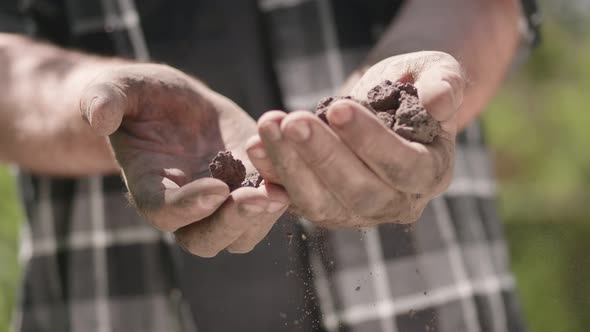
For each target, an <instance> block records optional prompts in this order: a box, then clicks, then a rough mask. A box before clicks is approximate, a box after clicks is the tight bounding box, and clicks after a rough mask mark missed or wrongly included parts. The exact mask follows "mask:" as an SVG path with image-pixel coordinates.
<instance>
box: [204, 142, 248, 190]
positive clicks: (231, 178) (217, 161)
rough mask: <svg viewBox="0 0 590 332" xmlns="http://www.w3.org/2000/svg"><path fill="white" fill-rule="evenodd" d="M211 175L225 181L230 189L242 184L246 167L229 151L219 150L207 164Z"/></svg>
mask: <svg viewBox="0 0 590 332" xmlns="http://www.w3.org/2000/svg"><path fill="white" fill-rule="evenodd" d="M209 171H210V172H211V176H212V177H214V178H216V179H219V180H221V181H223V182H225V183H226V184H227V185H228V187H229V189H230V190H231V191H233V190H235V189H237V188H239V187H241V186H242V182H243V181H244V179H245V178H246V167H245V166H244V164H243V163H242V161H241V160H239V159H235V158H234V156H232V154H231V152H230V151H220V152H219V153H217V156H215V158H213V160H212V161H211V164H209Z"/></svg>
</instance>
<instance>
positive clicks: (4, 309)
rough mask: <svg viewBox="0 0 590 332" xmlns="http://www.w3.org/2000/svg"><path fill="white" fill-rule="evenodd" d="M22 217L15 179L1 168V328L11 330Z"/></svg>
mask: <svg viewBox="0 0 590 332" xmlns="http://www.w3.org/2000/svg"><path fill="white" fill-rule="evenodd" d="M21 219H22V214H21V210H20V205H19V204H18V202H17V200H16V192H15V186H14V179H13V178H12V177H11V176H10V174H9V173H8V171H7V170H6V169H5V168H0V331H2V332H4V331H8V327H9V324H10V322H11V319H12V307H13V304H14V302H15V297H16V285H17V284H18V283H17V280H18V277H19V269H18V265H17V243H18V242H17V238H18V237H17V235H18V227H19V222H20V221H21Z"/></svg>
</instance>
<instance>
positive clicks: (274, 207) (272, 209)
mask: <svg viewBox="0 0 590 332" xmlns="http://www.w3.org/2000/svg"><path fill="white" fill-rule="evenodd" d="M284 208H285V204H284V203H281V202H270V203H268V206H267V207H266V212H268V213H276V212H279V211H281V210H282V209H284Z"/></svg>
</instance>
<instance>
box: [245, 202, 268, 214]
mask: <svg viewBox="0 0 590 332" xmlns="http://www.w3.org/2000/svg"><path fill="white" fill-rule="evenodd" d="M240 208H241V209H242V210H243V211H244V212H245V214H246V215H248V216H256V215H259V214H261V213H262V212H263V211H264V208H263V207H262V206H260V205H256V204H248V203H244V204H240Z"/></svg>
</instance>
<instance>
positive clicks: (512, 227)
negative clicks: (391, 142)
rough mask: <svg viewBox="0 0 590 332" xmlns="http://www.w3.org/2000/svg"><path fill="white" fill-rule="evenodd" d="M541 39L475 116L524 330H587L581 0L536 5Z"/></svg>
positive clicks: (5, 293)
mask: <svg viewBox="0 0 590 332" xmlns="http://www.w3.org/2000/svg"><path fill="white" fill-rule="evenodd" d="M541 8H542V9H543V43H542V44H541V47H540V48H539V49H537V50H536V51H535V53H534V54H533V56H532V57H531V58H530V59H529V62H528V63H527V64H526V65H525V66H524V68H521V70H520V71H519V72H518V74H517V75H515V76H513V77H511V78H510V79H509V80H508V82H507V84H506V85H505V86H504V88H503V89H502V92H501V93H500V95H499V96H498V97H497V98H496V99H495V100H494V102H493V103H492V106H491V107H490V109H489V111H488V112H486V113H485V115H484V125H485V130H486V132H487V137H488V139H489V142H490V143H491V146H492V149H493V152H494V154H495V157H496V170H497V174H498V177H499V181H500V209H501V213H502V216H503V218H504V221H505V223H506V231H507V234H508V239H509V242H510V246H511V256H512V263H513V268H514V270H515V273H516V275H517V279H518V283H519V286H520V293H521V297H522V300H523V304H524V310H525V313H526V317H527V320H528V323H529V325H530V328H531V331H536V332H544V331H546V332H555V331H560V332H586V331H588V329H590V223H589V222H588V219H590V129H589V127H590V111H588V110H586V107H588V106H587V105H589V104H590V1H587V0H578V1H575V0H569V1H548V0H547V1H542V2H541ZM15 194H16V192H15V186H14V180H13V179H12V178H11V176H10V173H9V171H8V169H6V168H0V198H1V199H0V332H4V331H8V326H9V322H10V318H11V308H12V306H13V304H14V300H15V295H16V290H15V289H16V286H17V280H18V277H19V270H18V267H17V258H16V256H17V239H18V223H19V222H20V221H21V220H22V214H21V211H20V209H19V207H20V206H19V205H18V201H17V199H16V196H15Z"/></svg>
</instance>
